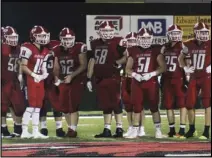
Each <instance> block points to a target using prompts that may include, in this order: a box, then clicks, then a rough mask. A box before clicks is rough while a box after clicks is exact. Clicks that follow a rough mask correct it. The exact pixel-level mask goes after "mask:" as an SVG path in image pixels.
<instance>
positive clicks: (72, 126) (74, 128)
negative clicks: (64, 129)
mask: <svg viewBox="0 0 212 158" xmlns="http://www.w3.org/2000/svg"><path fill="white" fill-rule="evenodd" d="M69 128H70V129H72V130H73V131H76V129H77V126H75V125H71V126H70V127H69Z"/></svg>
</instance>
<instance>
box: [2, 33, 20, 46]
mask: <svg viewBox="0 0 212 158" xmlns="http://www.w3.org/2000/svg"><path fill="white" fill-rule="evenodd" d="M4 37H5V39H6V40H5V43H6V44H8V45H10V46H17V45H18V34H15V33H13V35H5V36H4Z"/></svg>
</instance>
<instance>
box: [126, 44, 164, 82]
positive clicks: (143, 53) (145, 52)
mask: <svg viewBox="0 0 212 158" xmlns="http://www.w3.org/2000/svg"><path fill="white" fill-rule="evenodd" d="M160 48H161V47H160V46H152V47H150V48H148V49H143V48H141V47H139V46H134V47H131V48H128V49H127V52H128V56H129V57H132V59H133V68H132V69H133V71H134V72H136V73H138V74H141V75H142V74H144V73H150V72H153V71H155V70H156V69H157V68H158V62H157V57H158V55H159V54H160ZM154 78H155V79H156V77H154Z"/></svg>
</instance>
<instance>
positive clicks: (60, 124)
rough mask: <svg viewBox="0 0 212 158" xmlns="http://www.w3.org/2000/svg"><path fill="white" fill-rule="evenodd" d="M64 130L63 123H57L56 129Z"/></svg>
mask: <svg viewBox="0 0 212 158" xmlns="http://www.w3.org/2000/svg"><path fill="white" fill-rule="evenodd" d="M59 128H62V121H56V129H59Z"/></svg>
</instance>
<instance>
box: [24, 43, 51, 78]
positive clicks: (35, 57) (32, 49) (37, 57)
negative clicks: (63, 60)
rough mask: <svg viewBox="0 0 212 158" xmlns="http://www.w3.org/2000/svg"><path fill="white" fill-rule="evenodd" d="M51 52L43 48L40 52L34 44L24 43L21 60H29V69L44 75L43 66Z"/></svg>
mask: <svg viewBox="0 0 212 158" xmlns="http://www.w3.org/2000/svg"><path fill="white" fill-rule="evenodd" d="M49 51H50V50H49V49H48V48H47V47H42V48H41V49H40V50H39V49H38V48H37V47H36V46H35V45H34V44H32V43H24V44H23V45H22V46H21V58H25V59H27V60H28V68H29V69H30V70H31V71H32V72H34V73H36V74H42V71H41V68H42V64H43V62H46V61H47V59H48V54H49Z"/></svg>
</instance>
